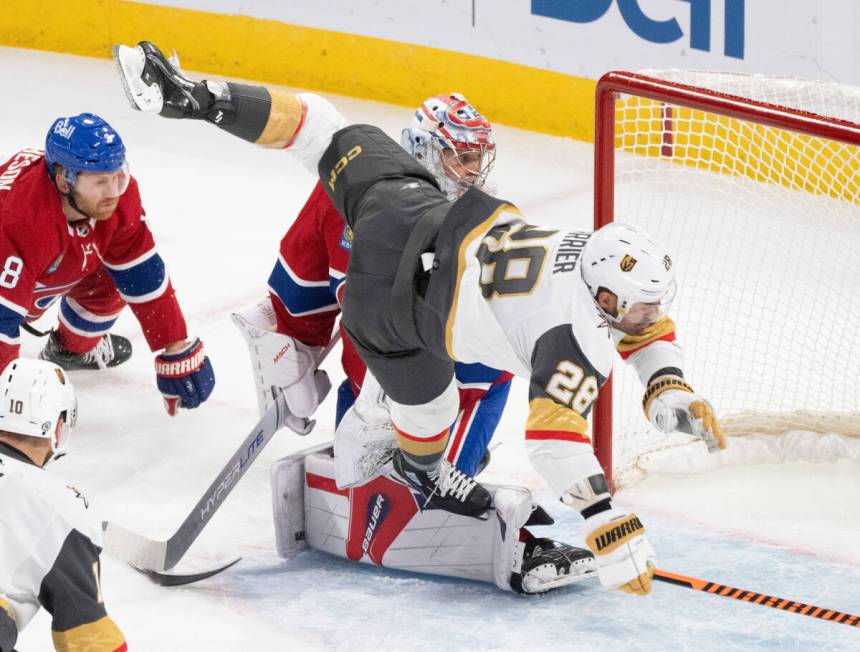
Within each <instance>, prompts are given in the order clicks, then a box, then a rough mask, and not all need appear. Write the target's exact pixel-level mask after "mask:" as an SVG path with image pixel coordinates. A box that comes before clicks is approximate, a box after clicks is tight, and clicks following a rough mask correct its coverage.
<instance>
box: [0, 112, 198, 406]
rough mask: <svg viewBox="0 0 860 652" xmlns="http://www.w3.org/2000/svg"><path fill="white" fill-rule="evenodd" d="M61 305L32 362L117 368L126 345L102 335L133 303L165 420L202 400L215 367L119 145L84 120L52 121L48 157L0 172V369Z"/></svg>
mask: <svg viewBox="0 0 860 652" xmlns="http://www.w3.org/2000/svg"><path fill="white" fill-rule="evenodd" d="M57 301H59V302H60V309H59V325H58V327H57V328H56V330H53V331H51V333H50V336H49V340H48V342H47V344H46V345H45V347H44V349H43V350H42V351H41V353H40V354H39V357H40V358H42V359H44V360H49V361H51V362H54V363H56V364H59V365H60V366H61V367H63V368H64V369H66V370H77V369H103V368H107V367H115V366H116V365H119V364H122V363H123V362H125V361H126V360H127V359H128V358H129V357H130V356H131V343H130V342H129V341H128V340H127V339H126V338H124V337H121V336H119V335H114V334H111V333H109V332H108V331H109V330H110V328H111V327H112V326H113V324H114V323H115V322H116V320H117V318H118V317H119V314H120V312H121V311H122V309H123V308H124V307H125V306H126V305H129V306H130V307H131V310H132V312H133V313H134V314H135V317H137V320H138V321H139V322H140V325H141V328H142V331H143V334H144V337H145V338H146V341H147V343H148V344H149V346H150V348H151V349H152V350H153V351H159V350H160V351H161V352H160V354H159V355H157V356H156V359H155V367H156V380H157V386H158V389H159V390H160V391H161V393H162V395H163V397H164V402H165V406H166V409H167V411H168V413H169V414H171V415H174V414H176V411H177V409H178V408H179V407H184V408H194V407H197V406H198V405H199V404H200V403H201V402H203V401H205V400H206V399H207V398H208V396H209V394H210V393H211V391H212V388H213V387H214V384H215V377H214V374H213V371H212V366H211V364H210V362H209V359H208V358H207V357H206V355H205V354H204V352H203V344H202V343H201V342H200V340H199V339H189V338H188V334H187V331H186V326H185V319H184V317H183V315H182V311H181V310H180V308H179V303H178V302H177V300H176V296H175V293H174V291H173V286H172V285H171V283H170V278H169V277H168V275H167V270H166V269H165V266H164V261H163V260H162V259H161V256H160V255H159V254H158V251H157V249H156V246H155V241H154V240H153V237H152V233H151V232H150V231H149V229H148V228H147V225H146V220H145V214H144V210H143V207H142V205H141V200H140V193H139V191H138V186H137V181H136V180H135V179H134V178H133V177H132V176H131V175H130V174H129V170H128V163H127V162H126V156H125V146H124V144H123V142H122V139H121V138H120V136H119V134H118V133H117V132H116V131H115V130H114V129H113V128H112V127H111V126H110V125H109V124H108V123H107V122H105V121H104V120H103V119H102V118H100V117H98V116H96V115H93V114H89V113H83V114H80V115H77V116H72V117H68V118H58V119H57V120H56V121H55V122H54V124H53V125H51V128H50V129H49V130H48V135H47V138H46V141H45V150H44V152H43V151H42V150H39V149H25V150H22V151H20V152H18V153H17V154H15V155H13V156H12V157H11V158H10V159H9V160H8V161H6V162H5V163H2V164H0V365H5V364H6V363H7V362H9V361H10V360H11V359H13V358H15V357H17V356H18V351H19V345H20V329H21V326H22V324H25V323H26V322H30V321H33V320H35V319H38V318H39V317H40V316H41V315H42V314H43V313H44V312H45V311H46V310H47V309H48V308H49V307H50V306H51V305H53V304H54V303H55V302H57Z"/></svg>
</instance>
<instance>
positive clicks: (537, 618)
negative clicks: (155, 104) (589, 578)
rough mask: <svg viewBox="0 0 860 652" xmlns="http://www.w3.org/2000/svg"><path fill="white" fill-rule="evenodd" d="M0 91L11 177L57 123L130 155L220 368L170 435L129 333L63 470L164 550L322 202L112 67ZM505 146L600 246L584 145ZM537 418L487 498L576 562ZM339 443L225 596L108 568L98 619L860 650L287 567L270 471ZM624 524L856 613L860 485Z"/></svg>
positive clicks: (787, 483) (767, 622)
mask: <svg viewBox="0 0 860 652" xmlns="http://www.w3.org/2000/svg"><path fill="white" fill-rule="evenodd" d="M168 45H169V44H168ZM180 54H181V53H180ZM0 88H3V101H2V102H0V124H2V125H3V128H2V129H0V153H2V154H4V155H5V156H4V157H3V158H4V159H5V158H6V156H8V155H11V154H12V153H14V152H15V151H17V150H18V149H21V148H23V147H25V146H34V145H35V146H42V143H43V142H44V136H45V132H46V130H47V128H48V126H49V125H50V124H51V122H52V121H53V120H54V119H55V118H56V117H58V116H60V115H71V114H74V113H78V112H81V111H90V112H94V113H98V114H100V115H102V116H103V117H104V118H106V119H107V120H108V121H109V122H110V123H111V124H112V125H113V126H114V127H116V128H117V130H118V131H119V132H120V133H121V134H122V136H123V139H124V140H125V142H126V146H127V148H128V151H129V155H128V157H129V161H130V163H131V166H132V173H133V174H134V175H135V176H136V177H137V178H138V180H139V181H140V187H141V194H142V196H143V200H144V206H145V207H146V210H147V216H148V221H149V224H150V227H151V229H152V230H153V231H154V233H155V235H156V240H157V242H158V244H159V248H160V251H161V254H162V256H163V257H164V259H165V261H166V262H167V265H168V268H169V270H170V273H171V277H172V280H173V283H174V286H175V287H176V289H177V293H178V296H179V299H180V303H181V304H182V306H183V309H184V311H185V314H186V318H187V320H188V323H189V329H190V331H191V332H192V333H193V334H197V335H199V336H200V337H201V338H202V339H203V341H204V343H205V345H206V349H207V351H208V353H209V356H210V357H211V359H212V362H213V365H214V368H215V372H216V376H217V386H216V388H215V392H214V394H213V395H212V398H211V399H210V400H209V402H208V403H206V404H205V405H204V406H203V407H202V408H201V409H199V410H195V411H193V412H184V413H182V414H181V415H180V416H179V417H177V418H174V419H171V418H169V417H168V416H167V415H166V413H165V412H164V411H163V409H162V407H161V399H160V396H159V395H158V393H157V391H156V389H155V382H154V374H153V369H152V355H151V354H150V353H149V352H148V351H147V349H146V344H145V342H144V340H143V337H142V335H141V334H140V330H139V327H138V325H137V323H136V322H135V320H134V318H133V316H132V315H131V314H130V313H129V312H128V311H127V312H126V313H125V314H124V315H123V316H122V317H121V318H120V321H119V322H118V323H117V326H116V332H118V333H121V334H123V335H125V336H128V337H130V339H131V341H132V343H133V345H134V346H135V347H136V349H135V355H134V356H133V358H132V359H131V361H130V362H129V363H127V364H125V365H123V366H122V367H120V368H117V369H115V370H111V371H108V372H101V373H84V372H78V373H75V374H74V375H73V378H74V381H75V384H76V386H77V389H78V394H79V401H80V418H79V422H78V428H77V430H76V431H75V433H74V436H73V439H72V444H71V454H70V455H69V456H68V457H67V458H66V459H65V460H63V461H61V462H58V463H57V464H56V465H54V467H52V468H50V469H49V472H51V473H57V474H60V475H62V476H63V477H65V478H66V479H68V480H69V481H71V482H72V483H74V484H75V485H77V486H78V487H79V488H80V489H81V490H83V491H84V493H85V494H86V495H87V496H88V497H89V498H90V499H91V501H92V502H93V505H94V509H95V510H97V514H98V515H99V516H100V517H103V518H106V519H110V520H114V521H116V522H118V523H120V524H123V525H125V526H126V527H129V528H131V529H133V530H135V531H137V532H140V533H142V534H145V535H147V536H150V537H157V538H165V537H167V536H169V535H170V534H171V533H172V532H173V531H174V530H175V528H176V527H178V525H179V523H180V522H181V521H182V519H183V518H184V517H185V516H186V515H187V513H188V511H189V510H190V509H191V507H192V506H193V504H194V503H195V502H196V501H197V500H198V498H199V497H200V495H201V494H202V492H203V490H204V489H205V488H206V487H207V486H208V485H209V483H210V482H211V481H212V480H213V479H214V477H215V475H216V474H217V472H218V471H219V470H220V469H221V467H222V466H223V464H224V463H225V462H226V461H227V459H228V458H229V457H230V455H231V454H232V453H233V452H234V451H235V449H236V447H237V446H238V444H239V442H241V440H242V439H243V438H244V437H245V435H246V434H247V432H248V430H249V429H250V428H251V426H252V425H253V424H254V423H255V422H256V420H257V419H256V404H255V400H254V396H253V388H252V383H251V375H250V366H249V363H248V360H247V355H246V348H245V344H244V342H243V340H242V338H241V337H240V335H239V333H238V331H236V330H235V328H234V326H233V325H232V323H231V322H230V320H229V313H230V311H231V310H233V309H237V308H239V307H241V306H243V305H245V304H247V303H250V302H252V301H255V300H256V299H258V298H261V297H262V296H264V294H265V292H266V279H267V278H268V275H269V272H270V270H271V266H272V264H273V263H274V261H275V258H276V254H277V248H278V241H279V240H280V238H281V237H282V235H283V233H284V231H285V230H286V228H287V227H288V225H289V224H290V222H291V220H292V219H293V217H294V216H295V214H296V213H297V212H298V210H299V208H300V207H301V206H302V204H303V203H304V200H305V198H306V196H307V194H308V192H309V191H310V189H311V187H312V185H313V183H314V180H313V179H312V178H311V176H310V175H309V174H308V173H307V172H306V171H305V170H304V169H303V168H301V167H300V166H299V164H298V163H296V162H294V161H292V160H291V158H290V157H289V156H288V155H286V154H285V153H283V152H277V151H266V150H259V149H256V148H254V147H252V146H250V145H248V144H247V143H245V142H243V141H239V140H237V139H234V138H232V137H230V136H229V135H227V134H223V133H220V132H219V131H218V129H216V128H214V127H213V126H212V125H208V124H201V123H196V122H187V121H185V122H181V121H168V120H164V119H161V118H157V117H154V116H151V115H142V114H139V113H135V112H133V111H132V110H131V109H130V108H129V107H128V105H127V104H126V101H125V98H124V96H123V93H122V89H121V87H120V84H119V80H118V77H117V74H116V72H115V70H114V68H113V64H112V63H111V62H108V61H106V60H92V59H84V58H78V57H71V56H64V55H58V54H47V53H40V52H34V51H27V50H13V49H5V48H0ZM425 90H426V91H427V92H428V94H429V93H431V92H439V91H444V90H447V89H429V88H428V89H425ZM331 99H332V100H333V101H334V102H335V103H336V104H337V105H338V107H339V108H340V109H341V111H342V112H343V113H344V114H345V115H346V116H347V117H348V119H350V120H351V121H354V122H369V123H375V124H378V125H380V126H381V127H383V128H384V129H385V130H386V131H388V133H390V134H392V135H394V136H395V137H397V136H398V135H399V130H400V129H401V128H402V127H403V126H405V125H406V124H407V123H408V121H409V119H410V118H411V111H410V110H409V109H405V108H402V107H393V106H389V105H384V104H378V103H373V102H366V101H358V100H353V99H348V98H340V97H332V98H331ZM489 117H490V118H492V116H489ZM496 140H497V142H498V150H499V155H498V159H497V162H496V167H495V169H494V171H493V174H492V177H491V178H492V180H493V181H494V183H495V184H496V185H497V186H498V188H499V195H500V196H503V197H505V198H507V199H510V200H512V201H513V202H514V203H516V204H517V205H518V206H519V207H520V208H521V209H523V211H524V213H525V215H526V216H527V217H528V218H529V220H530V221H531V222H532V223H537V224H548V225H554V226H567V227H577V228H583V229H588V228H590V223H591V218H590V214H591V196H590V188H591V167H592V166H591V146H590V145H588V144H585V143H579V142H574V141H570V140H565V139H561V138H551V137H548V136H541V135H536V134H532V133H529V132H524V131H519V130H516V129H511V128H506V127H504V126H498V127H497V129H496ZM675 254H676V256H679V257H680V256H683V255H684V252H681V251H679V252H675ZM680 281H681V283H683V279H680ZM53 319H54V315H53V313H49V315H48V316H46V317H45V318H43V319H42V321H41V322H40V323H39V324H38V326H41V327H44V328H49V327H50V326H51V325H52V324H53V322H52V320H53ZM679 327H680V330H681V332H683V324H680V325H679ZM24 338H25V343H24V351H25V352H26V353H28V354H35V353H36V352H37V351H38V350H39V348H40V347H41V342H40V341H39V340H37V339H35V338H32V337H30V336H26V335H25V336H24ZM687 355H688V356H690V355H695V352H689V351H688V352H687ZM336 357H337V356H333V357H332V359H331V360H330V363H329V364H327V365H326V366H327V368H328V370H329V373H330V374H331V376H332V380H333V382H334V384H335V386H336V385H337V383H339V382H340V380H341V379H342V377H343V376H342V372H341V371H340V370H339V368H338V364H336ZM695 380H696V379H695V378H693V379H691V382H692V383H693V384H694V386H695ZM525 396H526V392H525V385H524V384H523V383H522V382H521V381H516V382H515V386H514V390H513V392H512V394H511V398H510V401H509V403H508V409H507V411H506V413H505V416H504V418H503V420H502V423H501V425H500V427H499V430H498V432H497V435H496V439H495V443H498V444H499V446H498V447H497V448H496V449H495V450H494V456H493V463H492V464H491V466H490V467H489V468H488V469H487V471H486V472H485V476H484V477H485V478H486V479H492V480H494V481H506V482H520V483H523V484H525V485H526V486H528V487H530V488H532V489H533V490H534V491H535V492H536V494H537V495H538V497H539V498H540V500H541V501H542V503H543V504H544V505H545V506H546V507H547V508H548V509H549V511H550V512H551V513H552V514H553V515H554V516H556V518H557V523H556V525H555V526H552V527H548V528H542V529H541V530H542V531H539V533H540V534H542V535H545V536H552V537H553V538H555V539H560V540H564V541H568V542H571V543H577V542H581V534H580V529H581V522H582V521H581V518H580V517H579V515H578V514H575V513H573V512H572V511H571V510H568V509H567V508H565V507H563V506H562V505H560V504H559V503H557V502H555V501H554V500H553V498H552V496H550V495H549V494H548V492H547V490H546V488H545V485H544V484H543V482H542V480H541V478H540V477H539V476H538V475H537V474H536V473H535V472H534V471H533V470H532V469H531V467H530V466H529V463H528V461H527V460H526V458H525V449H524V445H523V443H522V429H523V425H524V421H525V414H526V398H525ZM333 422H334V398H333V396H332V397H330V398H329V399H328V400H326V402H325V403H324V404H323V405H322V406H321V408H320V410H319V412H318V424H317V427H316V430H315V431H314V432H313V433H312V434H311V435H310V436H308V437H306V438H304V439H302V438H299V437H297V436H296V435H294V434H292V433H290V432H288V431H284V432H282V433H281V434H280V435H279V436H278V437H277V438H276V439H275V441H274V442H273V443H272V444H271V445H270V446H269V448H267V449H266V450H265V451H264V452H263V454H262V455H261V457H260V458H259V459H258V460H257V462H256V464H255V465H254V466H253V467H252V468H251V469H250V471H249V472H248V474H247V475H246V476H245V478H244V479H243V480H242V481H241V482H240V484H239V485H238V487H237V489H236V490H235V492H234V494H233V495H232V496H231V497H230V498H229V500H228V501H227V502H226V504H225V505H224V507H223V508H222V509H221V510H220V511H219V512H218V514H217V515H216V516H215V518H214V519H213V521H212V522H211V523H210V525H209V526H208V527H207V529H206V530H205V531H204V533H203V534H202V536H201V538H200V540H199V541H198V543H197V544H195V546H194V547H193V548H192V549H191V551H190V553H189V555H188V557H187V559H186V560H184V561H183V562H181V564H180V568H181V567H182V566H183V565H186V566H189V567H190V566H193V564H194V563H195V562H197V563H204V562H211V561H212V560H218V559H226V558H228V557H232V556H239V555H241V556H242V557H243V560H242V561H241V562H240V563H239V564H238V565H237V566H235V567H233V568H232V569H230V570H228V571H226V572H225V573H223V574H222V575H220V576H218V577H215V578H213V579H211V580H208V581H205V582H201V583H199V584H196V585H192V586H189V587H185V588H161V587H158V586H155V585H153V584H151V583H150V582H149V581H148V580H147V579H146V578H145V577H143V576H141V575H139V574H138V573H136V572H135V571H133V570H131V569H130V568H128V567H126V566H125V565H124V564H122V563H120V562H118V561H116V560H114V559H111V558H110V557H107V556H103V587H104V593H105V597H106V602H107V604H108V608H109V611H110V613H111V614H112V616H113V617H114V619H115V620H116V622H117V623H118V624H119V625H120V627H121V628H122V629H123V631H124V632H125V634H126V636H127V638H128V642H129V649H130V650H147V651H165V650H201V651H202V650H206V651H222V650H223V651H225V652H226V651H228V650H229V651H233V650H258V649H259V650H262V649H276V650H293V649H295V650H298V649H301V650H343V651H352V650H379V649H411V650H416V651H418V650H472V649H475V650H478V649H480V650H517V651H521V650H571V651H572V650H597V649H626V648H630V649H636V650H697V651H704V650H856V649H860V630H858V629H854V628H849V627H846V626H844V625H838V624H834V623H829V622H824V621H819V620H815V619H812V618H808V617H802V616H798V615H795V614H790V613H783V612H779V611H776V610H774V609H767V608H764V607H760V606H754V605H749V604H744V603H741V602H738V601H734V600H728V599H725V598H720V597H717V596H713V595H706V594H703V593H698V592H693V591H690V590H687V589H683V588H677V587H674V586H669V585H665V584H658V585H655V587H654V591H653V592H652V594H651V595H650V596H648V597H646V598H638V597H631V596H627V595H624V594H621V593H616V592H612V593H609V592H606V591H603V590H601V589H600V587H599V586H598V585H597V584H596V583H593V584H587V585H582V584H580V585H579V586H578V587H574V588H571V589H569V590H559V591H556V592H553V593H551V594H548V595H545V596H541V597H530V598H529V597H522V596H518V595H513V594H506V593H503V592H501V591H499V590H498V589H496V588H495V587H493V586H489V585H482V584H478V583H474V582H466V581H455V580H448V579H436V578H432V577H426V576H418V575H411V574H407V573H401V572H395V571H387V570H384V569H380V568H372V567H367V566H360V565H358V564H354V563H352V562H346V561H342V560H339V559H335V558H331V557H328V556H326V555H323V554H321V553H318V552H313V551H311V552H306V553H303V554H301V555H300V556H298V557H297V558H295V559H293V560H291V561H289V562H285V561H283V560H281V559H280V558H279V557H278V556H277V554H276V552H275V549H274V535H273V527H272V523H271V521H272V519H271V507H270V504H271V499H270V492H269V486H268V467H269V465H270V464H271V463H272V462H273V461H274V460H276V459H278V458H280V457H283V456H284V455H287V454H290V453H293V452H295V451H297V450H299V449H302V448H305V447H307V446H310V445H312V444H316V443H323V442H325V441H326V440H327V439H328V438H330V437H331V434H332V431H333ZM616 503H617V504H618V505H619V506H620V507H622V508H623V509H635V510H636V512H637V513H638V514H639V516H640V517H641V519H642V521H643V522H644V523H645V525H646V527H647V528H648V530H649V538H650V540H651V542H652V543H653V545H654V547H655V548H656V550H657V556H658V563H659V565H660V566H661V567H662V568H664V569H666V570H669V571H675V572H678V573H682V574H687V575H691V576H694V577H700V578H704V579H709V580H713V581H716V582H721V583H724V584H728V585H732V586H736V587H739V588H742V589H749V590H753V591H758V592H761V593H767V594H771V595H776V596H780V597H784V598H789V599H793V600H797V601H800V602H806V603H809V604H815V605H818V606H822V607H828V608H830V609H834V610H839V611H846V612H850V613H854V614H860V588H858V587H860V546H858V539H860V524H858V523H860V518H858V517H860V467H858V465H857V464H854V463H850V462H842V463H839V464H836V465H827V466H825V465H821V466H813V465H801V464H793V465H783V466H775V465H764V466H754V467H736V468H726V469H721V470H718V471H712V472H709V473H704V474H699V475H697V476H695V477H690V478H657V477H652V478H649V479H647V480H645V481H644V482H642V483H640V484H638V485H635V486H634V487H632V488H630V489H629V490H625V491H622V492H621V493H620V494H619V495H618V497H617V500H616ZM0 518H2V515H0ZM0 545H2V542H0ZM49 629H50V621H49V618H48V617H47V615H46V614H44V612H42V613H40V615H39V616H37V617H36V619H35V620H34V621H33V622H32V623H31V625H30V626H29V627H28V628H27V629H26V630H25V631H24V633H23V634H22V635H21V637H20V639H19V645H18V649H19V650H20V651H21V652H34V651H42V650H50V649H51V642H50V632H49Z"/></svg>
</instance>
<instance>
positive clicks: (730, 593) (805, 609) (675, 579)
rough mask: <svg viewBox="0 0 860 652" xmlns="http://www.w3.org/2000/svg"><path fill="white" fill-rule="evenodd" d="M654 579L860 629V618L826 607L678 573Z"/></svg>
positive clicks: (658, 574) (656, 573) (661, 574)
mask: <svg viewBox="0 0 860 652" xmlns="http://www.w3.org/2000/svg"><path fill="white" fill-rule="evenodd" d="M654 579H655V580H659V581H661V582H668V583H669V584H675V585H676V586H683V587H686V588H688V589H693V590H695V591H705V592H706V593H714V594H716V595H721V596H723V597H725V598H734V599H735V600H741V601H743V602H752V603H753V604H759V605H761V606H763V607H772V608H773V609H782V610H783V611H790V612H792V613H796V614H800V615H801V616H811V617H812V618H820V619H821V620H829V621H831V622H834V623H840V624H842V625H849V626H851V627H857V628H860V616H853V615H851V614H849V613H845V612H842V611H834V610H832V609H825V608H824V607H816V606H815V605H811V604H804V603H802V602H795V601H794V600H786V599H785V598H777V597H775V596H772V595H765V594H764V593H756V592H755V591H744V590H743V589H736V588H734V587H731V586H726V585H725V584H717V583H716V582H708V581H706V580H700V579H696V578H695V577H687V576H686V575H679V574H678V573H669V572H667V571H663V570H656V571H654Z"/></svg>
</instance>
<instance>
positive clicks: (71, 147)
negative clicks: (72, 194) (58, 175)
mask: <svg viewBox="0 0 860 652" xmlns="http://www.w3.org/2000/svg"><path fill="white" fill-rule="evenodd" d="M45 163H46V164H47V166H48V171H49V172H50V173H52V174H53V170H54V164H58V165H61V166H62V167H63V170H64V172H63V177H64V178H65V179H66V181H68V182H69V183H70V184H74V183H75V180H76V178H77V175H78V173H79V172H116V171H118V170H121V169H123V168H124V167H125V145H123V142H122V138H120V136H119V134H118V133H117V132H116V130H115V129H114V128H113V127H111V126H110V125H109V124H108V123H107V122H105V121H104V120H103V119H102V118H100V117H99V116H97V115H94V114H92V113H81V114H80V115H75V116H71V117H69V118H57V119H56V120H55V121H54V124H52V125H51V128H50V129H49V130H48V136H47V137H46V138H45Z"/></svg>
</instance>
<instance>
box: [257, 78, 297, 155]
mask: <svg viewBox="0 0 860 652" xmlns="http://www.w3.org/2000/svg"><path fill="white" fill-rule="evenodd" d="M266 90H268V91H269V95H270V96H271V98H272V106H271V108H270V109H269V119H268V120H267V121H266V127H265V128H264V129H263V133H262V134H260V137H259V138H258V139H257V145H261V146H263V147H272V148H283V147H286V145H287V144H288V143H289V142H290V141H291V140H292V139H293V138H295V136H296V132H297V131H298V129H299V126H301V123H302V101H301V100H300V99H299V98H298V96H296V95H293V94H292V93H287V92H286V91H279V90H276V89H273V88H268V87H267V88H266Z"/></svg>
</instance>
